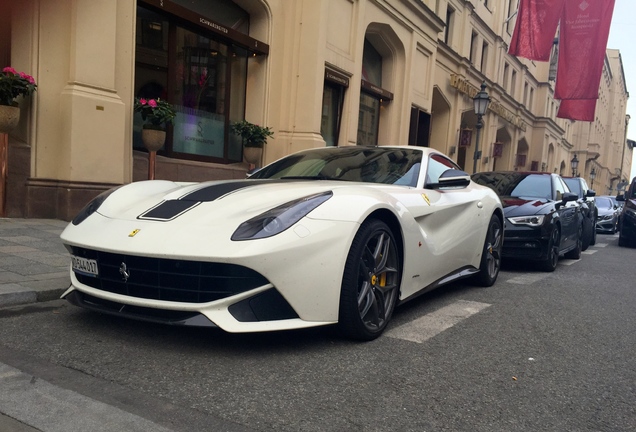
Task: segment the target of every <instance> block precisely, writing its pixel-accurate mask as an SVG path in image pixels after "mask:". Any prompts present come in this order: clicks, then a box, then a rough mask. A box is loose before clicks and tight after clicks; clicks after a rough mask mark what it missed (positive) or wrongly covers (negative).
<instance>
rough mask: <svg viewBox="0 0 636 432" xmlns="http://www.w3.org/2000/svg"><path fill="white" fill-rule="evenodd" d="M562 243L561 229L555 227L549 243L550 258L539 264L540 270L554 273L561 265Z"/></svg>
mask: <svg viewBox="0 0 636 432" xmlns="http://www.w3.org/2000/svg"><path fill="white" fill-rule="evenodd" d="M560 241H561V233H560V231H559V228H557V227H554V228H553V229H552V232H551V233H550V240H549V241H548V258H546V259H545V260H544V261H541V262H539V268H540V269H541V270H543V271H546V272H553V271H554V270H556V268H557V264H558V263H559V242H560Z"/></svg>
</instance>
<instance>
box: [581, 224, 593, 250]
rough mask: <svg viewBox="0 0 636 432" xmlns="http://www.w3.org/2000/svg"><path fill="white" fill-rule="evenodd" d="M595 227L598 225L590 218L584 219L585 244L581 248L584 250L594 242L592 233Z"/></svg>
mask: <svg viewBox="0 0 636 432" xmlns="http://www.w3.org/2000/svg"><path fill="white" fill-rule="evenodd" d="M595 229H596V227H595V226H594V223H593V222H592V221H591V220H590V219H588V218H585V219H583V246H582V248H581V250H582V251H584V250H587V248H589V247H590V245H591V244H592V235H593V231H594V230H595Z"/></svg>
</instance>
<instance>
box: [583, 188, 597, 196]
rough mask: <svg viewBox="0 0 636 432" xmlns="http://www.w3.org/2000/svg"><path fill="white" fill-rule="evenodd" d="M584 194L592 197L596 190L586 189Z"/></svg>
mask: <svg viewBox="0 0 636 432" xmlns="http://www.w3.org/2000/svg"><path fill="white" fill-rule="evenodd" d="M585 196H586V197H589V198H591V197H594V196H596V191H594V190H592V189H588V190H587V193H586V194H585Z"/></svg>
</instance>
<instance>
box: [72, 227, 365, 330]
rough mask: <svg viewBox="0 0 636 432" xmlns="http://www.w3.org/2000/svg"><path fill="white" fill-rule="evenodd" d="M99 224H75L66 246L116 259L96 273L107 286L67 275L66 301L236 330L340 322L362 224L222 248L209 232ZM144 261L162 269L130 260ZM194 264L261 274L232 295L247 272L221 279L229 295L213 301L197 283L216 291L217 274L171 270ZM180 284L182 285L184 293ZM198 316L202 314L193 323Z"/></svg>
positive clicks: (225, 244)
mask: <svg viewBox="0 0 636 432" xmlns="http://www.w3.org/2000/svg"><path fill="white" fill-rule="evenodd" d="M99 221H100V217H99V216H97V217H96V216H95V215H93V216H91V218H89V219H87V220H86V221H84V222H82V224H80V225H78V226H70V227H69V228H67V229H66V230H65V231H64V233H63V235H62V241H63V243H64V244H65V245H67V247H68V248H70V249H71V250H74V251H77V250H79V249H85V250H93V251H100V253H104V254H107V255H112V256H115V258H117V259H116V260H115V261H113V262H112V263H110V264H111V265H110V268H109V269H107V268H105V267H104V268H102V267H101V264H100V271H99V274H100V277H101V276H104V277H106V276H108V277H109V278H110V282H109V283H110V284H111V286H110V287H108V288H106V287H103V286H101V285H100V283H102V282H101V281H99V282H96V281H92V280H90V279H87V278H86V275H83V274H76V273H75V272H74V271H72V270H71V271H70V276H71V287H70V288H69V290H68V291H67V292H66V293H64V295H63V296H62V297H63V298H69V300H75V301H76V303H83V304H80V306H83V307H88V308H89V309H94V310H101V311H102V312H105V313H115V314H118V315H124V316H127V317H129V318H136V319H144V320H146V321H156V322H165V323H167V324H178V325H206V326H207V325H212V326H218V327H219V328H221V329H223V330H225V331H228V332H233V333H241V332H259V331H272V330H288V329H299V328H307V327H315V326H321V325H328V324H333V323H336V322H337V320H338V305H339V299H340V285H341V282H342V274H343V270H344V263H345V261H346V256H347V254H348V252H349V246H350V244H351V240H352V236H353V235H354V234H355V232H356V231H357V228H358V227H359V225H358V224H356V223H353V222H333V221H323V220H310V219H307V220H304V221H303V222H302V224H298V225H297V226H294V227H292V228H291V229H289V230H287V231H285V232H282V233H281V234H279V235H277V236H275V237H272V238H267V239H259V240H255V241H243V242H231V241H230V240H229V239H227V240H225V242H223V241H222V240H219V239H218V236H217V237H216V238H215V237H214V234H215V233H214V232H212V231H205V227H204V228H198V229H192V228H189V227H179V229H178V230H176V231H177V232H176V233H173V232H170V231H169V230H166V229H165V228H163V229H159V230H155V227H156V226H158V225H157V223H147V222H142V221H122V220H108V221H105V224H107V225H108V227H107V228H108V229H105V228H104V226H102V224H101V223H99ZM134 229H141V233H145V237H140V235H139V234H137V236H136V237H134V238H132V240H131V238H129V237H128V234H127V233H130V232H132V231H133V230H134ZM122 233H123V234H122ZM116 237H121V238H116ZM146 238H147V239H148V240H146ZM150 239H152V241H151V240H150ZM140 257H143V259H144V260H145V259H149V260H151V262H150V263H151V264H153V263H155V262H160V263H159V264H158V267H157V268H156V269H154V270H152V271H147V272H146V271H145V270H144V268H143V267H142V268H138V269H135V267H134V265H132V263H133V261H134V259H135V258H140ZM86 258H87V259H89V258H90V257H89V256H87V257H86ZM97 259H98V262H100V261H101V259H100V258H97ZM129 259H130V260H129ZM167 261H169V263H168V264H169V266H167V267H166V268H165V270H164V267H162V265H163V264H162V263H163V262H167ZM193 262H199V263H202V264H204V265H209V264H215V263H220V265H224V266H230V265H232V266H240V267H242V268H246V269H250V270H251V272H252V274H255V275H257V277H253V278H252V279H251V281H250V284H247V285H245V284H242V285H241V287H240V289H235V287H229V286H228V285H231V284H233V283H232V282H228V280H229V279H231V278H232V277H234V276H236V277H237V279H240V278H242V277H243V276H244V274H234V273H231V274H224V275H223V277H224V278H225V280H224V281H221V282H220V283H219V285H222V286H223V289H220V290H219V291H222V292H221V294H220V295H217V294H218V293H216V292H213V291H215V288H214V289H208V288H205V289H202V288H201V286H202V285H201V284H214V285H215V286H216V283H213V282H210V280H211V279H214V275H209V274H205V275H204V274H200V275H197V276H196V277H192V275H189V274H187V273H179V272H178V271H175V270H176V269H177V264H180V263H184V265H185V266H186V267H187V266H189V265H190V264H191V263H193ZM121 263H125V264H127V266H126V267H123V266H121ZM144 265H145V264H144ZM153 265H154V264H153ZM120 267H121V270H122V272H127V273H129V274H130V278H129V279H127V280H123V276H122V275H123V273H120ZM205 268H206V267H203V266H202V267H201V269H203V270H201V271H202V272H206V271H208V270H205ZM131 271H132V273H131ZM197 271H199V270H197ZM140 272H142V273H145V276H144V279H143V280H141V281H138V280H135V276H136V275H137V274H139V273H140ZM166 275H167V277H166ZM203 276H206V277H205V278H204V277H203ZM207 276H211V277H207ZM126 284H128V285H129V286H126ZM130 284H135V286H134V287H131V286H130ZM195 284H196V286H195ZM165 287H168V289H164V288H165ZM175 287H177V288H178V287H182V289H181V292H177V291H178V290H175ZM102 288H104V289H102ZM76 291H78V292H80V293H82V295H81V296H79V297H81V298H80V299H79V300H77V299H76V297H78V295H77V294H73V293H74V292H76ZM151 310H152V311H154V312H151ZM155 312H156V313H155ZM166 312H167V313H166ZM181 314H183V315H181ZM157 315H158V316H165V315H168V319H167V320H166V319H164V318H161V319H158V318H157ZM197 315H201V316H202V317H199V318H197V319H196V320H195V321H193V318H194V317H195V316H197ZM203 317H204V318H205V319H204V318H203ZM158 320H159V321H158ZM162 320H163V321H162ZM206 320H207V321H206ZM208 321H209V322H208ZM193 323H194V324H193Z"/></svg>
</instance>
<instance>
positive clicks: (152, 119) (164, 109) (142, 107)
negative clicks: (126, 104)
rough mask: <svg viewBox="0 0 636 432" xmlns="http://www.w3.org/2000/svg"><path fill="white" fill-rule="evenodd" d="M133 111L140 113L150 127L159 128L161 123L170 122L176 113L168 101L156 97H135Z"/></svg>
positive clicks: (146, 125)
mask: <svg viewBox="0 0 636 432" xmlns="http://www.w3.org/2000/svg"><path fill="white" fill-rule="evenodd" d="M135 112H139V113H141V118H142V120H143V121H144V122H146V124H145V125H144V127H149V128H150V129H161V128H162V126H163V125H168V124H171V123H172V121H173V120H174V118H175V116H176V115H177V114H176V113H175V111H174V108H172V105H170V104H169V103H168V102H166V101H164V100H161V99H159V98H157V99H144V98H137V99H135Z"/></svg>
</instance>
